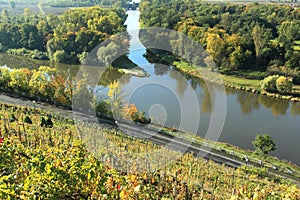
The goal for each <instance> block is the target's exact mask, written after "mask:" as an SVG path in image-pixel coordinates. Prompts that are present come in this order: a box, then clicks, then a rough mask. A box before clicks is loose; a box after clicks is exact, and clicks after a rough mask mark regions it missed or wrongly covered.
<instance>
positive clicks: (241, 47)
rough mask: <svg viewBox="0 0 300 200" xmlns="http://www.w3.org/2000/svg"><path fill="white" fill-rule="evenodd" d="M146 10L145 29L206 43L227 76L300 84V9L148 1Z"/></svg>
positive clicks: (142, 8)
mask: <svg viewBox="0 0 300 200" xmlns="http://www.w3.org/2000/svg"><path fill="white" fill-rule="evenodd" d="M140 11H141V21H142V24H143V26H146V27H153V26H155V27H163V28H170V29H175V30H178V31H180V32H182V33H185V34H187V35H188V36H189V37H191V38H193V39H194V40H196V41H198V42H200V43H201V44H202V45H203V46H204V47H205V48H206V50H207V51H208V53H210V54H211V55H212V56H213V58H214V61H215V63H216V64H217V66H218V67H219V68H220V71H221V72H223V73H227V74H229V73H232V72H234V71H242V70H244V71H245V70H251V71H256V72H259V73H257V74H258V75H260V74H261V75H262V76H266V75H268V74H273V73H279V74H284V75H288V76H293V77H294V81H295V82H297V83H299V80H300V79H299V77H300V73H299V68H300V63H299V62H300V34H299V33H300V9H296V8H292V7H290V6H280V5H276V4H264V5H259V4H258V3H253V4H247V5H242V4H239V5H238V4H225V3H224V4H223V3H215V4H214V3H203V2H201V1H198V0H186V1H182V0H143V1H142V2H141V4H140ZM258 78H262V77H258Z"/></svg>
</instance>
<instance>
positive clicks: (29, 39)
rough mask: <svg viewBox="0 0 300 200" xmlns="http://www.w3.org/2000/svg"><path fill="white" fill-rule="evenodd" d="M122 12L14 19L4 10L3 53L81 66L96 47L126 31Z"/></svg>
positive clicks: (1, 25) (97, 9)
mask: <svg viewBox="0 0 300 200" xmlns="http://www.w3.org/2000/svg"><path fill="white" fill-rule="evenodd" d="M125 20H126V13H125V11H124V10H122V9H108V8H100V7H89V8H79V9H71V10H67V11H66V12H65V13H64V14H63V15H60V16H58V15H47V16H45V15H42V14H32V13H30V10H29V9H24V14H23V15H14V14H11V13H9V12H8V11H7V10H5V9H3V10H2V13H1V22H0V51H2V52H4V51H8V52H9V53H12V54H16V55H24V54H26V55H29V56H31V57H32V58H37V59H50V60H51V61H55V62H65V63H79V62H80V60H83V59H84V57H86V56H87V52H90V51H91V50H92V49H93V48H94V47H95V46H96V45H98V44H99V43H101V42H102V41H104V40H105V39H107V38H109V36H111V35H113V34H116V33H118V32H122V31H125V26H124V22H125Z"/></svg>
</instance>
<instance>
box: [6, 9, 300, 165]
mask: <svg viewBox="0 0 300 200" xmlns="http://www.w3.org/2000/svg"><path fill="white" fill-rule="evenodd" d="M126 24H127V30H128V31H129V33H130V35H131V38H132V39H131V41H130V45H131V47H130V53H129V55H128V57H129V59H131V60H132V61H133V62H134V63H136V64H137V65H139V67H142V68H143V69H144V70H145V71H147V72H148V73H149V75H150V76H149V77H144V78H142V77H134V76H127V75H126V76H122V75H121V74H120V73H118V72H116V71H112V70H110V71H109V72H108V73H107V74H106V75H105V77H106V79H107V78H108V79H109V78H111V79H118V80H120V81H121V82H122V83H123V90H122V92H123V94H124V100H125V101H129V102H130V103H134V104H135V105H136V106H137V108H138V109H139V110H142V111H145V112H146V114H147V115H148V116H149V117H151V118H153V120H154V122H155V123H157V124H161V125H162V126H163V125H165V126H168V127H176V128H180V129H182V130H185V131H189V132H193V133H196V134H199V135H201V136H202V137H208V138H209V136H208V135H207V134H206V132H207V130H208V126H209V124H210V121H211V117H212V113H213V112H218V109H219V108H218V107H216V104H215V103H214V102H216V101H217V100H218V99H219V98H221V97H222V96H225V99H226V103H225V104H224V105H226V117H225V122H224V127H223V129H222V132H221V134H220V136H219V137H218V141H221V142H226V143H230V144H232V145H236V146H239V147H241V148H244V149H250V150H253V146H252V143H251V142H252V140H253V139H254V138H255V136H256V134H257V133H259V134H269V135H270V136H271V137H272V138H273V139H274V141H275V143H276V150H275V151H273V152H271V153H270V154H271V155H275V156H277V157H279V158H281V159H285V160H288V161H292V162H293V163H295V164H297V165H299V166H300V156H299V155H300V131H299V130H300V104H299V103H292V102H288V101H285V100H279V99H274V98H269V97H267V96H263V95H257V94H253V93H249V92H245V91H238V90H234V89H229V88H226V89H225V90H222V89H221V88H220V87H218V86H212V85H210V84H205V83H204V82H203V81H200V80H197V79H191V78H187V77H186V76H184V75H183V74H181V73H179V72H178V71H176V70H174V69H173V68H172V66H166V65H163V64H159V63H155V64H151V63H150V61H148V60H147V58H146V56H145V54H146V48H145V47H144V46H143V44H142V43H141V42H140V41H139V39H138V31H137V30H138V28H139V11H128V18H127V21H126ZM0 65H7V66H8V67H29V68H36V67H38V66H40V65H50V66H52V67H55V68H57V69H58V70H69V69H70V71H71V73H72V74H76V71H77V69H78V67H76V66H71V65H66V64H53V63H49V62H48V61H36V60H32V59H26V58H18V57H14V56H9V55H7V54H0ZM109 82H110V81H109V80H103V81H100V83H103V85H104V86H107V84H108V83H109ZM216 109H217V110H216ZM218 123H219V124H222V121H220V122H218Z"/></svg>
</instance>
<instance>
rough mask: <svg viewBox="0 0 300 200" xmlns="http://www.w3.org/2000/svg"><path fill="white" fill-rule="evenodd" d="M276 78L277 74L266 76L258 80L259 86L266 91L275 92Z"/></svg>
mask: <svg viewBox="0 0 300 200" xmlns="http://www.w3.org/2000/svg"><path fill="white" fill-rule="evenodd" d="M278 78H279V76H278V75H273V76H268V77H267V78H265V79H264V80H262V81H261V82H260V88H261V89H262V90H265V91H267V92H277V87H276V80H277V79H278Z"/></svg>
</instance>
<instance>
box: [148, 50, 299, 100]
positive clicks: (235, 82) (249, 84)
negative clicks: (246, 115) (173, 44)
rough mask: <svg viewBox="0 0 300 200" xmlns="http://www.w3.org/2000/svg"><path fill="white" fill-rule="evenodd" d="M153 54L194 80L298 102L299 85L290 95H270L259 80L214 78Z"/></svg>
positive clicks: (205, 69)
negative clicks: (261, 86)
mask: <svg viewBox="0 0 300 200" xmlns="http://www.w3.org/2000/svg"><path fill="white" fill-rule="evenodd" d="M151 53H153V52H151ZM153 54H154V55H155V56H156V57H157V59H162V60H163V61H165V62H166V63H167V64H170V65H172V66H173V67H174V68H175V69H177V70H179V71H180V72H182V73H184V74H187V75H189V76H192V77H195V78H200V79H203V80H205V81H209V82H212V83H216V84H220V85H223V86H225V87H228V88H233V89H236V90H244V91H247V92H252V93H255V94H261V95H266V96H268V97H272V98H277V99H283V100H288V101H291V102H300V85H294V87H293V92H292V93H291V94H279V93H270V92H266V91H262V90H261V88H260V81H261V80H258V79H249V78H245V77H242V76H240V77H237V76H234V75H224V74H217V75H218V76H219V75H220V77H216V73H214V72H211V71H210V70H208V69H207V68H204V67H203V68H202V67H199V68H196V67H195V66H192V65H190V64H189V63H187V62H185V61H182V60H180V61H178V60H176V59H175V58H172V57H171V56H170V55H164V54H160V53H157V52H155V53H153ZM152 56H153V55H152ZM152 59H153V57H152Z"/></svg>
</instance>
